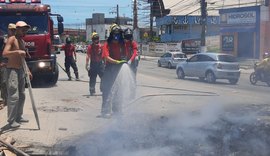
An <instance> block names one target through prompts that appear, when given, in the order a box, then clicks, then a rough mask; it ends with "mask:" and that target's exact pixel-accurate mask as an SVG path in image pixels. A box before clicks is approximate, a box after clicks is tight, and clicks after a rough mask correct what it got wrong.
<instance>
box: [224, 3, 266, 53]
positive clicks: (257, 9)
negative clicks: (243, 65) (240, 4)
mask: <svg viewBox="0 0 270 156" xmlns="http://www.w3.org/2000/svg"><path fill="white" fill-rule="evenodd" d="M262 7H264V8H265V6H252V7H244V8H232V9H223V10H220V11H219V13H220V33H221V34H220V40H221V42H220V43H221V51H222V52H224V53H230V54H233V55H235V56H237V57H243V58H260V56H261V53H262V52H261V51H262V50H263V49H264V48H262V47H261V46H263V45H261V44H260V42H261V38H260V34H261V29H260V27H261V22H262V21H263V20H262V18H261V15H262V11H261V10H262Z"/></svg>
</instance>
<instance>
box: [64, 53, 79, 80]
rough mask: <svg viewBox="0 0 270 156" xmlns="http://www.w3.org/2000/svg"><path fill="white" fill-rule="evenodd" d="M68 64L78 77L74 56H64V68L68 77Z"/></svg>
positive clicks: (69, 76)
mask: <svg viewBox="0 0 270 156" xmlns="http://www.w3.org/2000/svg"><path fill="white" fill-rule="evenodd" d="M70 66H71V67H72V68H73V71H74V74H75V76H76V78H79V73H78V67H77V65H76V62H75V60H74V58H73V57H72V56H66V57H65V68H66V73H67V75H68V78H71V75H70Z"/></svg>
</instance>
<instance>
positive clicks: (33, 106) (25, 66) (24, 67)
mask: <svg viewBox="0 0 270 156" xmlns="http://www.w3.org/2000/svg"><path fill="white" fill-rule="evenodd" d="M21 59H22V65H23V70H24V72H25V74H26V83H27V86H28V91H29V95H30V99H31V103H32V109H33V112H34V115H35V119H36V123H37V126H38V129H39V130H40V124H39V118H38V113H37V108H36V104H35V100H34V95H33V92H32V85H31V82H30V77H29V74H28V70H27V69H28V68H27V64H26V61H25V59H24V58H23V57H21Z"/></svg>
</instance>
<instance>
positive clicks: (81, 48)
mask: <svg viewBox="0 0 270 156" xmlns="http://www.w3.org/2000/svg"><path fill="white" fill-rule="evenodd" d="M75 50H76V52H81V53H86V51H87V49H86V46H85V45H78V44H77V45H76V47H75Z"/></svg>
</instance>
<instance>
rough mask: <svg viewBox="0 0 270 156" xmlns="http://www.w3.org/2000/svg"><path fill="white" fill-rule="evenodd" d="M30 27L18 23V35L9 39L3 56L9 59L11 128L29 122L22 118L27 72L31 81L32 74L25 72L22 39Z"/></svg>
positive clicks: (9, 116) (24, 53) (8, 92)
mask: <svg viewBox="0 0 270 156" xmlns="http://www.w3.org/2000/svg"><path fill="white" fill-rule="evenodd" d="M29 29H30V26H29V25H27V24H26V23H25V22H23V21H18V22H17V23H16V35H15V36H11V37H9V38H8V40H7V43H6V45H5V48H4V51H3V56H4V57H7V58H8V62H7V64H6V80H7V82H6V84H7V109H8V123H9V126H10V127H11V128H16V127H19V126H20V124H19V123H21V122H28V120H26V119H24V118H23V117H22V115H23V107H24V103H25V76H26V75H25V72H28V74H29V76H30V79H32V74H31V72H30V70H29V68H27V71H24V70H23V64H22V63H23V62H22V58H23V59H24V58H25V56H26V49H25V43H24V40H23V39H22V38H23V37H24V36H25V35H26V32H27V31H28V30H29Z"/></svg>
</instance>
